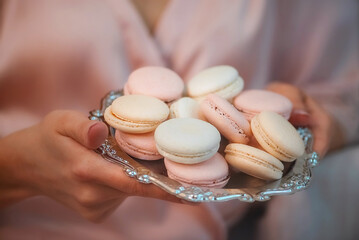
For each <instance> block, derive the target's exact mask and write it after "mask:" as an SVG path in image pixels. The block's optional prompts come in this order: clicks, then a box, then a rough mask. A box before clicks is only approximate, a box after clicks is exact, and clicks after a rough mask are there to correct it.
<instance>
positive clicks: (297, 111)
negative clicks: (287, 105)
mask: <svg viewBox="0 0 359 240" xmlns="http://www.w3.org/2000/svg"><path fill="white" fill-rule="evenodd" d="M292 114H295V115H307V116H309V115H310V114H309V112H307V111H305V110H303V109H293V111H292Z"/></svg>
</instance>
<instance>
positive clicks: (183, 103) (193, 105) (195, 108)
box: [170, 97, 204, 120]
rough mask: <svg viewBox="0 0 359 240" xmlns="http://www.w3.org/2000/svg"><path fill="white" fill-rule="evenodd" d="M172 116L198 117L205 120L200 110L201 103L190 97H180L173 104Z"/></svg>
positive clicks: (171, 108)
mask: <svg viewBox="0 0 359 240" xmlns="http://www.w3.org/2000/svg"><path fill="white" fill-rule="evenodd" d="M170 118H198V119H201V120H204V117H203V115H202V114H201V112H200V107H199V103H198V102H197V101H196V100H194V99H192V98H190V97H183V98H180V99H178V100H177V101H175V102H174V103H172V104H171V107H170Z"/></svg>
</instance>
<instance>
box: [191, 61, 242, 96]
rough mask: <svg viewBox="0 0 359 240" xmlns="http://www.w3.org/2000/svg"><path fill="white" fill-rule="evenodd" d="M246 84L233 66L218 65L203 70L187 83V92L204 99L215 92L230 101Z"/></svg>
mask: <svg viewBox="0 0 359 240" xmlns="http://www.w3.org/2000/svg"><path fill="white" fill-rule="evenodd" d="M243 86H244V81H243V79H242V78H241V77H240V76H239V75H238V72H237V70H236V69H235V68H233V67H231V66H225V65H224V66H216V67H211V68H207V69H205V70H203V71H202V72H200V73H198V74H197V75H195V76H194V77H193V78H192V79H190V81H189V82H188V84H187V93H188V95H189V96H190V97H192V98H195V99H196V100H203V99H204V98H205V97H206V96H207V95H208V94H210V93H215V94H217V95H219V96H221V97H223V98H225V99H227V100H229V101H231V100H232V99H233V97H235V96H236V95H238V93H239V92H240V91H242V89H243Z"/></svg>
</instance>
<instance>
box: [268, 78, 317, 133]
mask: <svg viewBox="0 0 359 240" xmlns="http://www.w3.org/2000/svg"><path fill="white" fill-rule="evenodd" d="M267 89H268V90H269V91H272V92H275V93H278V94H281V95H283V96H285V97H287V98H288V99H289V100H290V101H291V102H292V104H293V111H292V113H291V116H290V119H289V122H291V123H292V124H293V125H294V126H296V127H299V126H301V127H304V126H309V125H310V124H311V118H310V115H309V113H308V107H307V105H306V95H305V93H303V92H302V91H301V90H300V89H299V88H297V87H295V86H293V85H290V84H286V83H272V84H270V85H269V86H268V87H267Z"/></svg>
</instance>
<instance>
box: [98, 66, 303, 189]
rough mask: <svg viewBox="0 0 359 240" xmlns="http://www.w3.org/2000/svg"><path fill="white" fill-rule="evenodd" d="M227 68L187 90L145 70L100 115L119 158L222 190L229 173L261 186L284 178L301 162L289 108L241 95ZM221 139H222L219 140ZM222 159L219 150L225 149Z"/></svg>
mask: <svg viewBox="0 0 359 240" xmlns="http://www.w3.org/2000/svg"><path fill="white" fill-rule="evenodd" d="M243 87H244V81H243V79H242V78H241V77H240V76H239V74H238V72H237V70H236V69H235V68H233V67H231V66H215V67H211V68H208V69H205V70H203V71H202V72H200V73H198V74H197V75H195V76H194V77H192V78H191V79H190V80H189V81H188V82H187V84H186V86H185V85H184V82H183V81H182V79H181V78H180V77H179V76H178V75H177V74H176V73H175V72H173V71H172V70H170V69H167V68H164V67H143V68H139V69H137V70H135V71H134V72H132V73H131V75H130V76H129V79H128V81H127V82H126V84H125V87H124V93H125V95H124V96H121V97H119V98H117V99H116V100H115V101H114V102H113V103H112V105H111V106H109V107H108V108H107V109H106V111H105V120H106V122H107V123H108V124H109V125H111V126H112V127H114V128H115V129H116V134H115V137H116V140H117V142H118V144H119V146H120V147H121V148H122V149H123V151H125V152H127V153H128V154H129V155H131V156H133V157H135V158H138V159H142V160H157V159H162V158H164V163H165V166H166V169H167V174H168V176H169V177H170V178H172V179H174V180H177V181H179V182H182V183H183V184H188V185H197V186H205V187H223V186H224V185H225V184H226V183H227V182H228V180H229V167H228V164H229V165H231V167H232V168H234V169H235V170H239V171H242V172H244V173H247V174H249V175H252V176H254V177H257V178H260V179H264V180H275V179H279V178H281V177H282V174H283V169H284V166H283V163H282V161H284V162H290V161H293V160H295V159H296V158H298V157H300V156H301V155H302V154H304V144H303V141H302V140H301V138H300V136H299V134H298V133H297V131H296V129H295V128H294V127H293V126H292V125H291V124H290V123H289V122H288V119H289V117H290V114H291V111H292V104H291V102H290V101H289V100H288V99H287V98H286V97H284V96H282V95H279V94H277V93H273V92H270V91H266V90H245V91H242V90H243ZM221 136H222V138H221ZM225 139H226V140H228V141H229V144H228V145H227V146H226V148H225V150H224V154H220V153H218V149H219V147H220V144H221V143H222V144H223V143H227V141H225Z"/></svg>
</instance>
